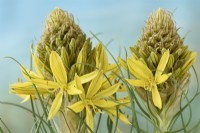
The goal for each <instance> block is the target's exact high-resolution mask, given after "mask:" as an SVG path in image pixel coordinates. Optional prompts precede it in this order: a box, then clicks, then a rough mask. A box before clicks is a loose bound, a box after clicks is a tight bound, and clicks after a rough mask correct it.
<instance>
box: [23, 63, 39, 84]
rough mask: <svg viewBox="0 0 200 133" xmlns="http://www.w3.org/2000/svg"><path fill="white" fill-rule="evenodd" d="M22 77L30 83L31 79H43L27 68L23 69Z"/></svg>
mask: <svg viewBox="0 0 200 133" xmlns="http://www.w3.org/2000/svg"><path fill="white" fill-rule="evenodd" d="M21 71H22V75H23V76H24V78H25V79H26V80H27V81H30V79H33V78H37V79H43V77H42V76H39V75H37V74H36V73H35V72H33V71H31V70H29V69H28V68H26V67H25V66H22V67H21Z"/></svg>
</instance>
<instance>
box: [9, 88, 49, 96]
mask: <svg viewBox="0 0 200 133" xmlns="http://www.w3.org/2000/svg"><path fill="white" fill-rule="evenodd" d="M37 90H38V93H39V94H46V93H48V91H47V90H46V89H42V88H37ZM10 92H11V93H14V94H24V95H36V94H37V92H36V90H35V88H12V90H11V91H10Z"/></svg>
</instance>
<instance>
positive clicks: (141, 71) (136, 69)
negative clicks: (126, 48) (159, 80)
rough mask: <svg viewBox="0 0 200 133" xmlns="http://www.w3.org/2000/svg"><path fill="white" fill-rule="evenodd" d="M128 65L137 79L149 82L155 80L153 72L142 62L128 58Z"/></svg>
mask: <svg viewBox="0 0 200 133" xmlns="http://www.w3.org/2000/svg"><path fill="white" fill-rule="evenodd" d="M127 63H128V68H129V70H130V72H131V74H133V75H134V76H135V77H136V78H137V79H140V80H148V79H152V78H153V74H152V72H151V70H150V69H149V68H148V67H147V66H146V65H145V64H144V63H142V61H140V60H135V59H130V58H128V60H127Z"/></svg>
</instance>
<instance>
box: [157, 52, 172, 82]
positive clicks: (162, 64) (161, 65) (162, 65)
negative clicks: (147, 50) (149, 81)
mask: <svg viewBox="0 0 200 133" xmlns="http://www.w3.org/2000/svg"><path fill="white" fill-rule="evenodd" d="M168 59H169V49H168V50H167V51H165V52H164V53H163V55H162V57H161V59H160V61H159V64H158V67H157V69H156V74H155V79H156V80H157V78H158V79H159V78H160V76H161V75H162V73H163V71H164V70H165V67H166V65H167V62H168Z"/></svg>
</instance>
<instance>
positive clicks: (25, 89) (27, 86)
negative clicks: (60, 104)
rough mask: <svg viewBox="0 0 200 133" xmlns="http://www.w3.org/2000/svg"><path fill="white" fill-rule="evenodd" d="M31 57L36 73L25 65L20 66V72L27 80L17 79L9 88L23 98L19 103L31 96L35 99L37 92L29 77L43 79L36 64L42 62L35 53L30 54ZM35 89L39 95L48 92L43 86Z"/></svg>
mask: <svg viewBox="0 0 200 133" xmlns="http://www.w3.org/2000/svg"><path fill="white" fill-rule="evenodd" d="M32 59H33V65H34V68H35V70H36V72H37V74H35V73H34V72H32V71H30V70H29V69H27V68H26V67H25V66H22V67H21V70H22V74H23V76H24V77H25V79H26V80H28V81H27V82H21V81H19V82H17V83H14V84H11V85H10V88H11V90H10V92H11V93H14V94H17V95H18V96H19V97H21V98H23V99H24V100H23V101H22V102H21V103H23V102H26V101H28V100H29V99H30V97H32V98H33V99H37V98H36V94H37V93H36V89H35V87H34V86H33V83H32V82H31V81H30V78H40V79H44V76H43V74H42V71H41V70H40V69H39V66H38V65H41V64H42V62H41V61H40V60H39V59H38V58H37V56H36V55H35V54H33V55H32ZM31 76H32V77H31ZM37 90H38V92H39V94H41V95H43V94H48V93H49V92H48V91H47V90H46V89H44V88H40V87H38V88H37Z"/></svg>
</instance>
